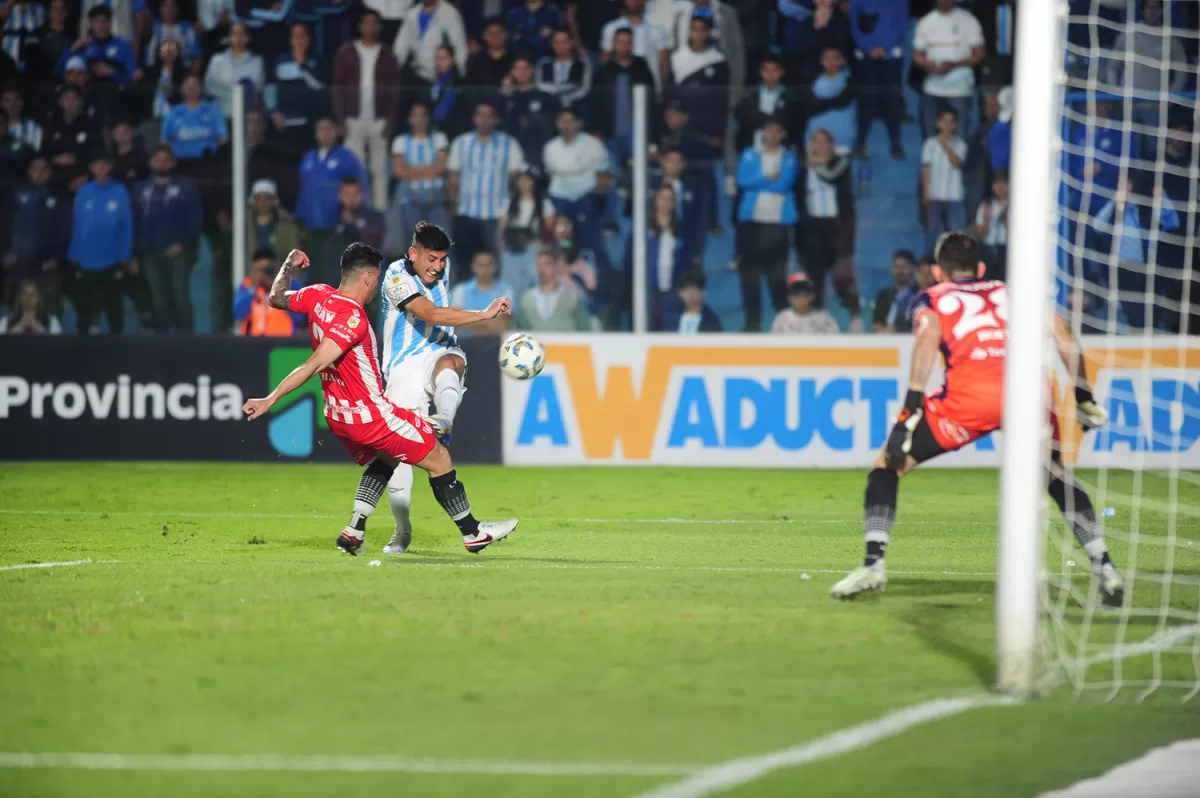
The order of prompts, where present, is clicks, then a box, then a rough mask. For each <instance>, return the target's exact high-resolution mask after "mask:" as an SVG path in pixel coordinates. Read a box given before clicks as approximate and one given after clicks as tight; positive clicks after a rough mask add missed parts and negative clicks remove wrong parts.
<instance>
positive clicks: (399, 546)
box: [383, 528, 412, 554]
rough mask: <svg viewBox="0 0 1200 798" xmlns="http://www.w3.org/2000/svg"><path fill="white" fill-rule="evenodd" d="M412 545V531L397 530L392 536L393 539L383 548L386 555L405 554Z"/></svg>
mask: <svg viewBox="0 0 1200 798" xmlns="http://www.w3.org/2000/svg"><path fill="white" fill-rule="evenodd" d="M411 545H412V530H411V529H399V528H397V529H396V532H395V533H394V534H393V535H392V539H391V540H389V541H388V542H387V545H386V546H384V547H383V553H384V554H403V553H404V552H406V551H408V547H409V546H411Z"/></svg>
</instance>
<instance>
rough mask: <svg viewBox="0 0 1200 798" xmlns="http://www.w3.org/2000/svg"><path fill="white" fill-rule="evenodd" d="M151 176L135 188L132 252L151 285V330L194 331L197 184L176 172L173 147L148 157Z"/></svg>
mask: <svg viewBox="0 0 1200 798" xmlns="http://www.w3.org/2000/svg"><path fill="white" fill-rule="evenodd" d="M150 171H151V172H152V175H153V176H152V177H148V178H146V179H145V180H142V181H140V182H139V183H137V184H136V185H135V186H134V187H133V204H134V216H135V224H134V251H135V252H136V254H137V256H138V258H139V260H140V262H141V270H142V273H143V274H144V275H145V276H146V281H147V282H148V283H149V285H150V296H151V298H152V301H153V307H154V329H155V330H156V331H158V332H167V331H168V330H170V329H172V328H174V329H175V330H176V331H177V332H181V333H190V332H191V331H192V302H191V298H190V296H189V292H188V284H189V281H190V278H191V275H192V268H193V267H194V266H195V264H196V253H197V249H198V246H199V243H200V226H201V221H202V217H203V207H202V205H201V202H200V190H199V189H197V188H196V184H195V183H193V182H192V181H191V180H189V179H187V178H186V177H180V176H179V175H176V174H175V173H174V172H175V156H173V155H172V154H171V148H170V147H168V146H166V145H165V144H160V145H159V146H158V148H157V149H155V150H154V153H153V154H152V155H151V156H150Z"/></svg>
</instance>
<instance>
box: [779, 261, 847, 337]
mask: <svg viewBox="0 0 1200 798" xmlns="http://www.w3.org/2000/svg"><path fill="white" fill-rule="evenodd" d="M787 285H788V307H786V308H784V309H783V310H781V311H780V312H779V313H777V314H775V321H773V322H772V323H771V332H773V333H783V334H785V335H836V334H837V333H839V332H841V330H840V329H838V324H837V322H836V321H834V320H833V316H830V315H829V312H828V311H825V310H819V309H814V308H813V281H812V280H810V279H808V275H807V274H804V273H803V272H797V273H796V274H793V275H791V276H790V277H788V281H787Z"/></svg>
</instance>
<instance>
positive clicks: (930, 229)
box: [921, 108, 967, 252]
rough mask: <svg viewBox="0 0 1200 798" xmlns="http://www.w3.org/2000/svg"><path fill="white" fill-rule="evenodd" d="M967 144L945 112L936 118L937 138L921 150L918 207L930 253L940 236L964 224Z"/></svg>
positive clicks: (951, 115) (955, 118) (927, 141)
mask: <svg viewBox="0 0 1200 798" xmlns="http://www.w3.org/2000/svg"><path fill="white" fill-rule="evenodd" d="M966 157H967V142H965V141H963V140H962V138H960V137H959V135H958V114H956V113H955V112H954V111H953V110H951V109H949V108H946V109H944V110H943V111H942V112H941V114H939V115H938V118H937V135H936V136H931V137H930V138H927V139H925V146H924V147H923V148H922V149H921V189H922V190H921V205H922V206H923V207H924V208H925V244H926V246H925V248H926V249H927V250H929V251H930V252H933V251H935V250H936V248H937V241H938V238H940V237H941V235H942V233H946V232H949V231H951V230H961V229H963V228H964V227H965V226H966V224H967V218H966V209H965V206H964V205H963V172H962V165H963V161H964V160H965V159H966Z"/></svg>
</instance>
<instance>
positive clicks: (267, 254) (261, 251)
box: [250, 247, 276, 263]
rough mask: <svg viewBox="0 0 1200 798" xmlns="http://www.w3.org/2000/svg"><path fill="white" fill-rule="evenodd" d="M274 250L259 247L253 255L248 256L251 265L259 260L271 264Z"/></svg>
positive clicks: (273, 258)
mask: <svg viewBox="0 0 1200 798" xmlns="http://www.w3.org/2000/svg"><path fill="white" fill-rule="evenodd" d="M275 257H276V256H275V250H273V249H271V248H270V247H259V248H258V249H256V250H254V254H253V255H251V256H250V262H251V263H257V262H258V261H260V260H264V259H265V260H269V261H271V262H272V263H273V262H274V261H275Z"/></svg>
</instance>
